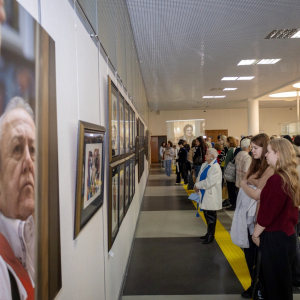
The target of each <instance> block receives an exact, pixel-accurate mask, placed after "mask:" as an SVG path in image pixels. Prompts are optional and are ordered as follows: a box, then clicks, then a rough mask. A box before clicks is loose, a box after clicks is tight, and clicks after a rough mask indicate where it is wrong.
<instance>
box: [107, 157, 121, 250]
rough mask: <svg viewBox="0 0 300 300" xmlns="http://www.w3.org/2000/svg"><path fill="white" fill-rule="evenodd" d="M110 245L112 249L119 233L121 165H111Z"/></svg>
mask: <svg viewBox="0 0 300 300" xmlns="http://www.w3.org/2000/svg"><path fill="white" fill-rule="evenodd" d="M109 178H110V194H109V216H108V220H109V226H108V228H109V231H108V245H109V249H110V248H111V247H112V245H113V243H114V241H115V238H116V236H117V234H118V231H119V213H118V212H119V165H118V163H114V164H112V165H110V177H109Z"/></svg>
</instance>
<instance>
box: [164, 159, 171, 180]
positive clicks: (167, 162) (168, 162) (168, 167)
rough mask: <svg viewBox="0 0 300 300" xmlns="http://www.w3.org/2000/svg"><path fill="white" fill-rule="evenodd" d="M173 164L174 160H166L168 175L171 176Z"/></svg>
mask: <svg viewBox="0 0 300 300" xmlns="http://www.w3.org/2000/svg"><path fill="white" fill-rule="evenodd" d="M171 164H172V160H165V169H166V175H167V176H169V177H170V176H171Z"/></svg>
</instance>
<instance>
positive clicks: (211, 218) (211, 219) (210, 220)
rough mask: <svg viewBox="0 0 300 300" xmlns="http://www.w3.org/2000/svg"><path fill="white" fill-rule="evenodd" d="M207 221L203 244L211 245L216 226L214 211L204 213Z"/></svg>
mask: <svg viewBox="0 0 300 300" xmlns="http://www.w3.org/2000/svg"><path fill="white" fill-rule="evenodd" d="M206 221H207V237H206V239H205V241H204V242H203V244H209V243H211V242H212V241H213V240H214V238H215V231H216V224H217V212H216V211H215V210H207V211H206Z"/></svg>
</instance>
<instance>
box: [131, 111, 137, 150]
mask: <svg viewBox="0 0 300 300" xmlns="http://www.w3.org/2000/svg"><path fill="white" fill-rule="evenodd" d="M135 126H136V125H135V112H134V110H133V109H132V147H133V148H132V149H133V151H135V137H136V131H135Z"/></svg>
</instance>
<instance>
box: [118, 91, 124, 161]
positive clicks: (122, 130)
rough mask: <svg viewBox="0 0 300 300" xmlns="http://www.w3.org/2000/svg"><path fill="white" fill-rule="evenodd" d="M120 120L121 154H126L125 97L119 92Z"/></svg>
mask: <svg viewBox="0 0 300 300" xmlns="http://www.w3.org/2000/svg"><path fill="white" fill-rule="evenodd" d="M119 120H120V139H119V143H120V155H123V154H125V145H126V138H125V100H124V97H123V96H122V95H121V94H120V93H119Z"/></svg>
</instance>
